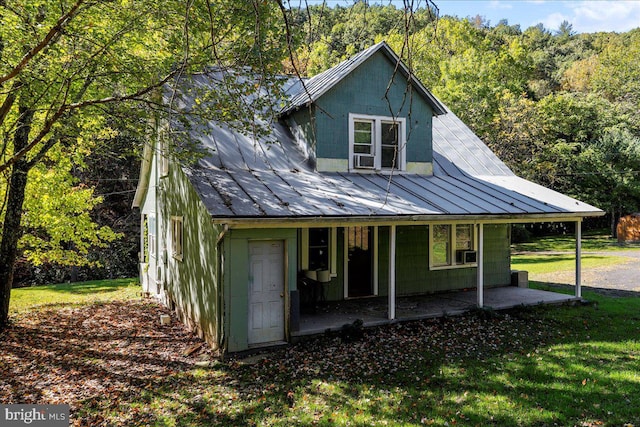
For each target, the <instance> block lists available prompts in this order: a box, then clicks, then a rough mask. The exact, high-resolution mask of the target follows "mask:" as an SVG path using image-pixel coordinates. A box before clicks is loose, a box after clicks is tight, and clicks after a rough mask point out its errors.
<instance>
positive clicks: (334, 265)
mask: <svg viewBox="0 0 640 427" xmlns="http://www.w3.org/2000/svg"><path fill="white" fill-rule="evenodd" d="M329 246H330V248H329V250H330V251H331V254H330V256H331V260H330V264H331V266H330V267H329V269H330V273H331V277H337V276H338V228H337V227H331V236H330V237H329Z"/></svg>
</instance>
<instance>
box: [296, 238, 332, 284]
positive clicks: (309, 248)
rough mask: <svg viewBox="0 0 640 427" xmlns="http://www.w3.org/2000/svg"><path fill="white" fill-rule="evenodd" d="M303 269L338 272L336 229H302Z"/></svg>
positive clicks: (301, 262) (301, 265) (301, 264)
mask: <svg viewBox="0 0 640 427" xmlns="http://www.w3.org/2000/svg"><path fill="white" fill-rule="evenodd" d="M300 239H301V252H300V253H301V260H300V268H301V270H314V271H315V270H329V271H330V273H331V275H335V273H336V269H337V267H336V242H337V237H336V229H335V228H304V229H302V230H301V235H300Z"/></svg>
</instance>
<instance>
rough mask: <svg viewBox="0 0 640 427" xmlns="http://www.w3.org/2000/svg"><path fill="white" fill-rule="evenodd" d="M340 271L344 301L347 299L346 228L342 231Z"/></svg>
mask: <svg viewBox="0 0 640 427" xmlns="http://www.w3.org/2000/svg"><path fill="white" fill-rule="evenodd" d="M342 246H343V251H342V258H343V261H342V271H343V274H344V277H343V278H342V290H343V293H342V294H343V295H342V296H343V297H344V299H347V298H349V230H348V227H344V228H343V229H342Z"/></svg>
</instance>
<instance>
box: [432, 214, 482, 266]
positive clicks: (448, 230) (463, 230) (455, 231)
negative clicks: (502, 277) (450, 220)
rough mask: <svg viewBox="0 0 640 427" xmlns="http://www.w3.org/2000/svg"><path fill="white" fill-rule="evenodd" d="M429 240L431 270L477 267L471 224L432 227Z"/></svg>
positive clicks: (472, 226)
mask: <svg viewBox="0 0 640 427" xmlns="http://www.w3.org/2000/svg"><path fill="white" fill-rule="evenodd" d="M429 239H430V242H431V244H430V250H429V266H430V267H431V268H432V269H439V268H456V267H457V268H460V267H476V266H477V265H478V263H477V260H476V251H475V248H476V242H475V233H474V225H473V224H436V225H432V226H430V227H429Z"/></svg>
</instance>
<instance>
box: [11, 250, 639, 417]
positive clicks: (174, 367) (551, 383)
mask: <svg viewBox="0 0 640 427" xmlns="http://www.w3.org/2000/svg"><path fill="white" fill-rule="evenodd" d="M544 259H546V260H547V261H549V260H550V262H551V263H552V264H553V263H555V266H552V267H548V266H547V267H544V266H543V264H544V261H542V260H536V263H535V265H537V266H540V268H541V269H543V270H544V269H555V268H559V266H562V265H564V264H562V263H566V262H569V263H570V262H571V261H570V260H565V259H554V258H548V257H545V258H544ZM585 261H586V262H589V263H594V265H596V264H597V263H598V262H609V260H608V257H600V256H598V257H592V258H588V260H585ZM533 264H534V263H531V264H530V265H533ZM137 292H139V288H138V286H137V283H136V281H135V280H119V281H102V282H91V283H82V284H65V285H52V286H46V287H38V288H26V289H16V290H14V291H13V293H12V297H13V298H12V311H14V312H20V311H25V310H27V309H30V310H31V311H32V312H33V311H38V310H42V313H43V315H47V314H50V313H52V311H51V310H57V307H58V306H65V305H68V304H72V305H73V306H74V307H79V309H78V310H76V311H74V312H73V313H71V314H68V315H67V316H71V317H70V319H75V318H76V317H77V316H79V317H80V318H81V319H90V320H91V321H97V320H94V319H93V318H92V317H90V316H87V314H83V313H84V312H80V310H83V307H84V308H86V309H88V310H93V308H92V307H95V306H94V305H92V304H94V303H95V302H96V301H106V300H114V301H117V300H119V299H131V298H132V297H135V296H136V293H137ZM584 296H585V298H587V299H588V300H589V301H591V302H592V304H591V305H585V306H545V307H528V308H525V307H523V308H520V309H515V310H511V311H508V312H495V313H494V312H491V311H488V312H483V311H478V312H474V313H469V314H467V315H465V316H455V317H445V318H442V319H430V320H425V321H419V322H408V323H400V324H395V325H389V326H385V327H380V328H373V329H367V330H365V331H364V336H363V337H362V338H361V339H356V340H355V341H352V340H349V339H346V338H347V337H345V336H340V335H339V334H337V335H324V336H320V337H317V338H313V339H310V340H308V341H305V342H303V343H299V344H295V345H292V346H289V347H286V348H283V349H277V350H271V351H269V352H266V353H263V354H262V355H259V356H258V357H253V360H252V361H251V363H248V362H245V360H244V359H240V358H227V359H225V360H224V361H220V360H216V359H213V360H212V362H211V363H210V365H209V366H208V367H202V366H198V364H196V363H195V361H196V360H198V359H192V361H191V362H189V363H186V362H184V361H182V362H179V363H176V362H171V361H163V359H162V358H161V357H159V356H158V355H155V356H153V357H151V356H149V355H147V354H146V353H147V352H149V351H150V350H151V349H153V350H154V351H159V352H160V353H157V354H160V355H162V357H165V356H166V357H169V356H173V355H175V356H179V355H180V354H181V353H182V351H183V350H184V349H181V348H180V347H177V348H175V349H170V348H169V347H167V348H166V349H163V348H164V347H162V346H169V345H171V343H173V342H175V341H176V340H175V338H172V337H171V335H166V336H164V335H162V334H163V333H167V332H162V331H163V330H162V329H158V326H157V324H156V323H154V322H157V313H155V312H152V308H151V307H153V303H152V302H149V300H140V299H137V300H134V301H132V302H131V303H129V305H131V306H132V307H131V309H130V310H129V312H127V313H122V312H123V311H124V309H123V308H120V309H119V311H120V316H124V317H125V318H126V321H124V322H123V321H122V320H114V321H113V322H114V323H112V324H111V325H110V326H108V327H106V326H105V329H104V330H97V331H96V334H97V335H96V336H95V337H93V336H91V334H92V333H93V332H90V331H87V332H86V340H87V344H86V345H87V348H86V349H85V348H65V347H61V349H59V350H51V351H56V352H57V353H51V356H49V357H47V358H43V357H42V356H41V355H40V353H39V352H41V349H38V348H34V349H33V356H32V358H31V356H30V354H31V353H27V355H24V354H22V355H21V362H20V363H23V364H30V365H29V366H38V364H44V363H51V364H52V365H51V366H52V368H50V369H58V367H57V365H56V364H55V363H56V362H55V361H56V360H58V359H59V358H62V357H65V356H64V355H65V354H66V353H65V352H69V351H77V352H78V354H77V357H76V356H74V357H73V358H72V360H73V361H76V362H75V363H76V364H75V365H73V366H74V369H76V372H84V374H81V375H80V374H78V375H76V374H74V375H68V376H67V380H66V381H68V378H69V377H73V378H74V381H77V385H76V386H75V389H78V394H79V395H83V396H85V398H84V400H81V401H78V402H76V403H75V406H77V407H78V409H77V410H74V411H73V419H74V420H88V421H87V422H88V423H91V422H92V421H95V422H99V423H100V424H101V425H157V426H230V425H233V426H258V425H259V426H309V425H318V426H349V425H350V426H378V425H379V426H421V425H436V426H486V425H496V426H545V425H548V426H553V425H559V426H574V425H575V426H602V425H604V426H625V425H628V424H631V425H636V426H640V413H639V412H638V408H640V394H638V390H640V340H639V337H640V298H638V297H627V298H613V297H605V296H602V295H600V294H596V293H591V292H586V293H585V295H584ZM146 311H149V313H145V312H146ZM114 315H115V313H114ZM102 316H103V317H101V319H103V320H102V321H103V322H106V321H107V320H106V319H109V318H110V317H109V316H107V317H104V316H105V315H104V314H103V315H102ZM114 319H115V317H114ZM20 322H21V320H20V316H18V317H17V321H16V328H17V329H15V331H14V332H10V333H9V335H7V336H6V338H5V339H6V340H7V341H6V342H5V343H3V345H10V344H11V342H10V341H9V340H15V339H16V337H18V336H19V334H22V333H25V334H27V336H29V335H28V334H30V333H31V332H29V327H30V326H31V325H32V323H24V324H23V323H20ZM87 322H89V323H86V325H87V327H89V328H91V323H90V321H89V320H87ZM118 322H122V325H123V327H125V326H127V325H128V326H127V327H130V328H131V327H136V328H140V329H139V330H138V332H136V333H131V332H126V331H123V332H118V331H117V328H118V325H119V324H120V323H118ZM60 324H64V322H61V323H60ZM69 324H75V325H77V327H81V326H82V325H85V322H84V321H83V322H82V323H73V321H71V320H70V321H69ZM97 324H99V323H97ZM105 325H106V323H105ZM61 327H62V326H61ZM82 327H84V326H82ZM21 331H24V332H21ZM164 331H166V330H164ZM82 333H84V332H82ZM34 336H35V335H34ZM51 336H52V337H53V338H55V337H58V336H65V334H64V333H62V334H59V333H57V332H56V333H55V334H52V335H51ZM53 338H52V343H56V342H57V341H56V340H55V339H53ZM107 339H111V340H113V341H112V342H111V341H105V340H107ZM153 340H155V341H153ZM27 342H28V340H27ZM93 342H96V343H99V345H102V346H103V347H100V348H107V349H108V351H105V352H104V354H103V353H101V352H98V351H96V350H93V349H94V345H96V346H97V345H98V344H93ZM145 343H146V344H145ZM150 343H154V344H150ZM147 347H150V348H147ZM96 348H97V347H96ZM128 348H132V350H127V349H128ZM23 350H24V351H27V352H28V351H29V349H23ZM14 351H17V350H14ZM125 351H126V352H125ZM1 357H2V356H1V355H0V368H2V366H3V361H2V359H1ZM85 359H86V360H85ZM9 360H10V359H9ZM155 363H157V364H158V366H167V367H168V368H167V369H168V370H167V371H166V372H167V373H166V374H162V375H153V372H151V373H150V375H147V374H145V372H147V371H146V370H145V369H149V368H143V366H150V367H151V369H155V368H153V366H155V365H154V364H155ZM144 364H146V365H144ZM7 366H8V365H7ZM125 366H126V369H125V368H124V367H125ZM32 369H35V368H32ZM47 369H48V368H43V370H42V371H39V372H40V374H39V375H44V374H45V373H46V372H47ZM87 369H89V370H87ZM90 369H98V370H99V372H98V373H97V374H96V375H98V376H99V377H100V378H103V380H104V381H111V382H114V381H116V380H118V381H120V383H119V384H126V388H122V389H120V388H118V387H115V388H110V389H109V390H108V391H107V392H105V393H106V394H104V395H103V394H100V393H98V394H95V393H94V394H92V393H93V392H91V390H90V389H87V390H86V391H85V390H82V387H84V385H83V384H85V382H83V381H84V380H83V378H84V376H83V375H88V374H89V372H91V370H90ZM29 372H30V371H29ZM29 375H30V376H29V377H25V378H24V379H23V378H18V379H16V381H18V382H16V383H15V384H20V382H21V381H31V380H32V378H37V377H34V376H33V375H31V374H29ZM27 378H28V379H27ZM89 384H90V385H91V387H94V386H95V384H94V383H91V381H89ZM65 385H66V386H69V385H68V384H65ZM0 386H2V381H0ZM55 387H57V385H56V384H55V383H47V384H46V386H45V390H46V391H47V392H49V391H50V390H53V389H55ZM119 387H124V386H119ZM0 391H1V387H0Z"/></svg>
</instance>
